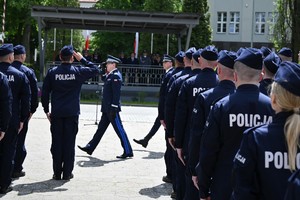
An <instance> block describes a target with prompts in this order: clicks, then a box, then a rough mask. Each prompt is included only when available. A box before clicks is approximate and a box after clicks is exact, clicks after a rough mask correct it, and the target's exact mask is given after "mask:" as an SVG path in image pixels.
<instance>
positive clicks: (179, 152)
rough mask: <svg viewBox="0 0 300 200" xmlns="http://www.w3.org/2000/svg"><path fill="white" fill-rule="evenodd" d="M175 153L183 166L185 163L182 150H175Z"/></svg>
mask: <svg viewBox="0 0 300 200" xmlns="http://www.w3.org/2000/svg"><path fill="white" fill-rule="evenodd" d="M176 152H177V156H178V158H179V160H180V161H181V162H182V164H183V165H184V166H185V161H184V158H183V150H182V149H176Z"/></svg>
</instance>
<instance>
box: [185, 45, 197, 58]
mask: <svg viewBox="0 0 300 200" xmlns="http://www.w3.org/2000/svg"><path fill="white" fill-rule="evenodd" d="M196 51H197V50H196V48H195V47H191V48H189V49H188V50H187V51H186V52H185V57H187V58H188V59H190V60H192V57H193V53H195V52H196Z"/></svg>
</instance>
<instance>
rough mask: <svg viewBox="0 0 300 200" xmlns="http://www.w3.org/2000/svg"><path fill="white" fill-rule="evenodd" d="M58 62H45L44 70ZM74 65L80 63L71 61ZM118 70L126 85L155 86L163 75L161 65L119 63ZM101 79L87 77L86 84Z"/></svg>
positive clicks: (159, 82)
mask: <svg viewBox="0 0 300 200" xmlns="http://www.w3.org/2000/svg"><path fill="white" fill-rule="evenodd" d="M59 64H60V62H47V63H46V71H47V70H48V69H49V68H50V67H54V66H57V65H59ZM73 64H74V65H80V63H73ZM118 69H119V71H120V72H121V73H122V76H123V83H124V85H127V86H157V87H159V86H160V85H161V81H162V78H163V75H164V70H163V67H162V66H157V65H128V64H119V65H118ZM99 82H102V81H101V78H100V77H99V76H96V77H94V78H92V79H89V80H88V81H87V82H86V83H87V84H98V83H99Z"/></svg>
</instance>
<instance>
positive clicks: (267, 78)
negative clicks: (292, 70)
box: [259, 52, 281, 96]
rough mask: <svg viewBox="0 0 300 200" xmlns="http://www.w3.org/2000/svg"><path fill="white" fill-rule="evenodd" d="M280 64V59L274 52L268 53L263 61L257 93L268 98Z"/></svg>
mask: <svg viewBox="0 0 300 200" xmlns="http://www.w3.org/2000/svg"><path fill="white" fill-rule="evenodd" d="M280 62H281V59H280V58H279V56H277V55H276V53H274V52H272V53H270V54H269V55H268V56H267V57H266V58H265V59H264V61H263V70H262V72H263V79H262V80H261V81H260V82H259V91H260V92H261V93H263V94H265V95H267V96H269V90H270V86H271V84H272V82H273V78H274V75H275V73H276V72H277V69H278V65H279V64H280Z"/></svg>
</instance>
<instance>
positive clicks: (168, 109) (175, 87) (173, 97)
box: [165, 67, 197, 138]
mask: <svg viewBox="0 0 300 200" xmlns="http://www.w3.org/2000/svg"><path fill="white" fill-rule="evenodd" d="M183 71H189V73H186V72H184V75H182V76H180V77H178V78H177V79H176V80H175V81H174V82H173V83H172V85H171V86H170V87H168V92H167V96H166V101H165V123H166V126H167V137H168V138H172V137H174V122H175V111H176V101H177V97H178V92H179V90H180V87H181V85H182V83H183V82H184V81H185V80H186V79H188V78H190V77H191V76H194V75H196V73H195V72H197V71H194V70H191V68H190V67H188V68H185V69H184V70H183ZM183 71H181V72H183ZM177 74H178V73H177ZM175 75H176V74H175ZM173 77H174V76H172V78H173ZM172 78H171V79H172ZM171 79H170V81H171ZM170 81H169V82H170Z"/></svg>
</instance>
